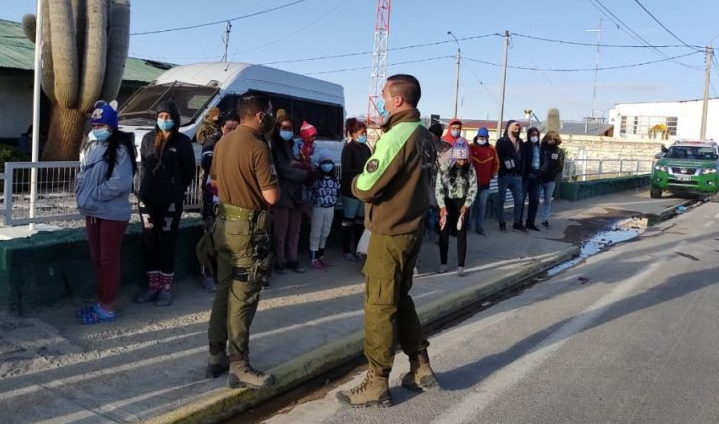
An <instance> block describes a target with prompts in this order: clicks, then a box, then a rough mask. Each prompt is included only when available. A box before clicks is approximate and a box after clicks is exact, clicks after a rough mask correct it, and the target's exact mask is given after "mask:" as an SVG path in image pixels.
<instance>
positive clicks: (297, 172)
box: [270, 109, 314, 274]
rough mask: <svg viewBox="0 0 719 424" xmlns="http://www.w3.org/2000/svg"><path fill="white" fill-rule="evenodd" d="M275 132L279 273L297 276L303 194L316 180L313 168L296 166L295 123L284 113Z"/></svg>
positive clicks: (275, 234) (275, 227)
mask: <svg viewBox="0 0 719 424" xmlns="http://www.w3.org/2000/svg"><path fill="white" fill-rule="evenodd" d="M275 128H276V131H275V132H274V134H273V135H272V139H271V140H270V144H271V145H272V157H273V158H274V163H275V169H276V170H277V177H278V179H279V182H280V189H281V190H280V198H279V200H278V201H277V203H275V204H274V205H272V217H273V218H274V225H273V232H272V242H273V246H274V254H275V271H276V272H277V273H278V274H286V273H287V269H288V268H290V269H292V270H294V271H295V272H303V271H304V268H302V267H301V266H300V264H299V259H298V253H297V249H298V246H299V243H300V229H301V225H302V210H301V206H302V204H303V202H304V199H303V197H302V194H303V190H304V185H305V183H308V182H309V181H310V180H312V179H313V178H314V177H313V176H312V170H311V169H310V168H305V167H295V166H293V164H294V163H295V160H294V158H293V156H292V147H293V146H294V142H295V141H294V135H295V132H294V128H295V127H294V121H293V120H292V117H291V116H289V115H287V114H286V112H285V111H284V110H283V109H280V110H278V111H277V120H276V125H275Z"/></svg>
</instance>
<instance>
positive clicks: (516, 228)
mask: <svg viewBox="0 0 719 424" xmlns="http://www.w3.org/2000/svg"><path fill="white" fill-rule="evenodd" d="M512 231H516V232H522V233H526V232H527V229H526V228H524V225H522V224H519V223H516V222H515V223H514V224H512Z"/></svg>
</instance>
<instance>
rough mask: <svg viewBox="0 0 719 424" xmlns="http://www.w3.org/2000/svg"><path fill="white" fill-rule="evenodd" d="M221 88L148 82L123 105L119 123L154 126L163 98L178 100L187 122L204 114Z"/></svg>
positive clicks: (184, 120)
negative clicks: (149, 83)
mask: <svg viewBox="0 0 719 424" xmlns="http://www.w3.org/2000/svg"><path fill="white" fill-rule="evenodd" d="M218 91H219V90H218V89H217V88H213V87H206V86H203V85H195V84H186V83H180V82H174V83H170V84H160V85H146V86H144V87H142V88H140V89H139V90H137V91H136V92H135V93H134V94H133V95H132V96H131V97H130V98H129V99H128V100H127V101H126V102H125V103H124V104H123V105H122V107H121V108H120V123H122V124H124V125H152V124H154V122H155V119H156V118H157V106H158V105H160V104H161V103H162V102H164V101H168V100H171V101H173V102H175V104H176V105H177V108H178V109H179V111H180V116H181V118H182V122H181V123H180V125H187V124H189V123H191V122H193V121H195V119H197V117H198V116H199V115H200V114H201V113H202V111H203V110H204V109H205V106H207V104H208V103H209V102H210V100H212V98H213V97H215V95H216V94H217V92H218Z"/></svg>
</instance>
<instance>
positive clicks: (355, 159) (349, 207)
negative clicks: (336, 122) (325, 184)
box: [340, 118, 372, 262]
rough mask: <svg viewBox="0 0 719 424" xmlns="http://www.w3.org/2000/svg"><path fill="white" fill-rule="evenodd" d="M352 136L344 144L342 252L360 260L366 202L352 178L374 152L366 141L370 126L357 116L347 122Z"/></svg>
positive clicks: (347, 132) (351, 258)
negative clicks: (354, 188) (357, 194)
mask: <svg viewBox="0 0 719 424" xmlns="http://www.w3.org/2000/svg"><path fill="white" fill-rule="evenodd" d="M345 134H346V135H347V136H348V138H349V139H350V141H349V142H347V144H345V145H344V147H343V148H342V181H341V184H340V189H341V190H342V253H343V254H344V258H345V259H346V260H348V261H350V262H357V255H355V251H356V250H357V244H358V243H359V240H360V237H361V236H362V232H363V231H364V203H362V201H361V200H359V199H357V198H356V197H355V196H354V195H353V194H352V180H353V179H354V177H356V176H357V175H359V174H361V173H362V171H363V170H364V166H365V164H366V163H367V160H368V159H369V157H370V156H371V155H372V152H371V151H370V148H369V146H368V145H367V126H366V125H365V124H364V122H361V121H358V120H357V118H349V119H347V121H346V122H345Z"/></svg>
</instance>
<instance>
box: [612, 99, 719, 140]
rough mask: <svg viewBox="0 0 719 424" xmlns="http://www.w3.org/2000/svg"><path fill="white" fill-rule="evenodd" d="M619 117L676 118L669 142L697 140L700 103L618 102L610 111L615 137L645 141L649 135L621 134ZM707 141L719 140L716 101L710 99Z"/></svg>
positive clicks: (717, 106)
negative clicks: (674, 133)
mask: <svg viewBox="0 0 719 424" xmlns="http://www.w3.org/2000/svg"><path fill="white" fill-rule="evenodd" d="M622 116H676V117H677V135H676V136H670V137H669V139H670V140H673V139H677V138H685V139H699V133H700V130H701V118H702V101H701V100H693V101H686V102H662V103H620V104H616V105H615V106H614V108H613V109H611V110H610V111H609V123H610V124H614V135H615V136H616V137H622V138H627V139H641V138H647V137H648V134H636V135H635V134H621V133H620V131H621V122H622V121H621V117H622ZM706 137H707V139H714V140H717V141H719V99H710V100H709V108H708V114H707V130H706Z"/></svg>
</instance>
